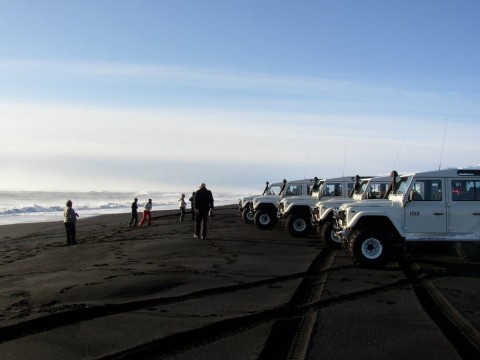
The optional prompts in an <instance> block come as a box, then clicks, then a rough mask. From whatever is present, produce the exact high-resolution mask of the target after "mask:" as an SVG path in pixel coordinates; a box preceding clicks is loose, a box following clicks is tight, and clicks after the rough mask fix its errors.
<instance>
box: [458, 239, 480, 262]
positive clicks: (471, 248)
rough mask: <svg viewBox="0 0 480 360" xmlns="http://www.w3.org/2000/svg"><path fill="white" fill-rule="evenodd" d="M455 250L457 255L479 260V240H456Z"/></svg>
mask: <svg viewBox="0 0 480 360" xmlns="http://www.w3.org/2000/svg"><path fill="white" fill-rule="evenodd" d="M455 250H456V251H457V254H458V256H460V257H462V258H464V259H466V260H471V261H480V242H478V241H472V242H470V241H468V242H467V241H457V242H456V243H455Z"/></svg>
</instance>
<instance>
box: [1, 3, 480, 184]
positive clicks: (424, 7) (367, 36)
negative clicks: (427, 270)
mask: <svg viewBox="0 0 480 360" xmlns="http://www.w3.org/2000/svg"><path fill="white" fill-rule="evenodd" d="M479 13H480V2H479V1H476V0H459V1H453V0H420V1H419V0H404V1H394V0H360V1H359V0H297V1H287V0H263V1H258V0H242V1H237V0H202V1H199V0H82V1H78V0H42V1H34V0H0V128H1V141H0V172H1V174H2V176H0V189H4V190H71V191H91V190H94V191H109V190H111V191H162V190H165V191H190V189H192V187H195V188H196V187H197V186H198V184H200V183H201V182H205V183H207V187H209V188H210V189H212V190H217V191H238V192H242V191H247V190H248V191H250V189H257V190H262V189H263V186H264V182H265V181H267V180H268V181H270V182H276V181H280V180H281V179H283V178H287V179H291V180H294V179H302V178H313V177H314V176H317V177H319V178H327V177H338V176H344V175H346V176H349V175H355V174H360V175H362V176H367V175H372V176H373V175H379V174H386V173H389V172H390V171H391V170H392V169H396V170H398V171H429V170H435V169H438V168H446V167H468V166H475V165H478V164H480V146H479V144H478V139H479V134H480V66H479V65H478V64H480V42H479V41H478V38H479V36H480V22H479V21H478V14H479Z"/></svg>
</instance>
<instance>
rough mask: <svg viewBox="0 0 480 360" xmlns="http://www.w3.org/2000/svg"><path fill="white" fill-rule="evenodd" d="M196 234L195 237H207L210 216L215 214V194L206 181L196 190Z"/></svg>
mask: <svg viewBox="0 0 480 360" xmlns="http://www.w3.org/2000/svg"><path fill="white" fill-rule="evenodd" d="M194 206H195V234H194V235H193V237H194V238H196V239H198V238H201V239H205V238H206V237H207V224H208V217H209V216H213V213H212V211H213V195H212V192H211V191H210V190H208V189H207V186H206V185H205V183H202V184H201V185H200V188H199V189H198V190H197V191H196V192H195V198H194Z"/></svg>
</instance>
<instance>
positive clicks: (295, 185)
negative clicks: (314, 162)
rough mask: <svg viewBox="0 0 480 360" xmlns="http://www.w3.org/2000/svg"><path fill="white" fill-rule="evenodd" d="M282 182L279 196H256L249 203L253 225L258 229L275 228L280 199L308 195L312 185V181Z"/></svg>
mask: <svg viewBox="0 0 480 360" xmlns="http://www.w3.org/2000/svg"><path fill="white" fill-rule="evenodd" d="M284 181H285V182H284V184H283V185H282V187H283V188H282V190H281V192H280V194H279V195H270V196H268V195H264V196H257V197H255V198H254V199H253V201H252V202H251V209H252V212H253V219H254V223H255V225H257V227H258V228H259V229H262V230H266V229H271V228H272V227H274V226H275V224H276V223H277V209H278V203H279V201H280V200H281V199H283V198H287V197H290V196H296V195H306V194H309V193H310V192H311V188H312V185H313V181H312V180H310V179H302V180H294V181H288V182H287V181H286V180H284Z"/></svg>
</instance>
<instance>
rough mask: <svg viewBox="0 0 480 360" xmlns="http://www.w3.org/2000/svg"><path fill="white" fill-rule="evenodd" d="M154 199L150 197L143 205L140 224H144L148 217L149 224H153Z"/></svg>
mask: <svg viewBox="0 0 480 360" xmlns="http://www.w3.org/2000/svg"><path fill="white" fill-rule="evenodd" d="M152 206H153V205H152V199H148V202H147V203H146V204H145V206H144V207H143V215H142V219H141V220H140V222H139V223H138V226H142V225H143V223H144V222H145V220H147V218H148V225H149V226H150V225H152Z"/></svg>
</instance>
